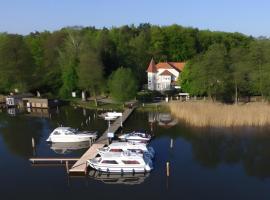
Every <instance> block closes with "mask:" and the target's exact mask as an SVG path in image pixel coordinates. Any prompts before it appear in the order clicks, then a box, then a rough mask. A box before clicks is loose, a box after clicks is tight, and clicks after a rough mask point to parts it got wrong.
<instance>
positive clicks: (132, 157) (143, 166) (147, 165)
mask: <svg viewBox="0 0 270 200" xmlns="http://www.w3.org/2000/svg"><path fill="white" fill-rule="evenodd" d="M88 164H89V166H90V167H92V168H93V169H95V170H98V171H100V172H107V173H145V172H150V171H151V170H152V169H153V163H152V160H151V159H150V158H149V157H147V156H140V155H138V154H136V153H130V152H123V153H121V154H115V153H105V154H103V155H102V156H100V155H99V154H98V156H97V157H95V158H93V159H90V160H88Z"/></svg>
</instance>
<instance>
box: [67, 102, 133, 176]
mask: <svg viewBox="0 0 270 200" xmlns="http://www.w3.org/2000/svg"><path fill="white" fill-rule="evenodd" d="M134 109H135V107H133V108H127V109H125V111H124V112H123V116H122V117H118V118H117V119H116V120H115V121H114V123H112V124H111V126H110V127H109V129H107V130H106V131H105V132H104V133H103V134H102V135H101V136H100V137H99V138H98V139H97V140H96V142H95V143H94V144H93V145H92V146H91V147H90V148H89V149H88V150H87V151H86V152H85V153H84V154H83V155H82V157H81V158H80V159H79V160H78V161H77V162H76V163H75V164H74V165H73V166H72V167H71V168H70V169H69V173H86V169H87V160H89V159H92V158H94V157H96V155H97V149H99V148H102V147H104V146H105V145H106V144H108V138H107V133H108V132H110V133H116V131H117V130H118V129H119V128H120V127H121V126H122V124H123V123H124V122H125V121H126V120H127V118H128V117H129V116H130V115H131V113H132V112H133V111H134Z"/></svg>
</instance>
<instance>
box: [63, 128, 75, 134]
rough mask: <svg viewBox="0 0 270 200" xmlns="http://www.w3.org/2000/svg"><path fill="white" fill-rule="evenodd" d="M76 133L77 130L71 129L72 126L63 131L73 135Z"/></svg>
mask: <svg viewBox="0 0 270 200" xmlns="http://www.w3.org/2000/svg"><path fill="white" fill-rule="evenodd" d="M76 133H77V130H76V129H73V128H69V129H67V131H66V132H65V134H66V135H74V134H76Z"/></svg>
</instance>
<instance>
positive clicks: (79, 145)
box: [50, 141, 90, 154]
mask: <svg viewBox="0 0 270 200" xmlns="http://www.w3.org/2000/svg"><path fill="white" fill-rule="evenodd" d="M89 147H90V142H88V141H86V142H68V143H66V142H60V143H52V144H50V148H51V150H53V151H54V152H55V153H57V154H69V153H71V152H73V151H77V150H81V149H87V148H89Z"/></svg>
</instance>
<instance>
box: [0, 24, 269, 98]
mask: <svg viewBox="0 0 270 200" xmlns="http://www.w3.org/2000/svg"><path fill="white" fill-rule="evenodd" d="M256 42H257V41H256V40H255V39H254V38H252V37H249V36H246V35H243V34H240V33H225V32H212V31H208V30H198V29H196V28H190V27H182V26H179V25H170V26H155V25H150V24H140V25H138V26H134V25H130V26H128V25H126V26H121V27H112V28H109V29H108V28H103V29H97V28H95V27H66V28H63V29H61V30H58V31H54V32H49V31H44V32H34V33H30V34H28V35H24V36H23V35H18V34H8V33H0V93H9V92H10V91H13V90H14V88H18V89H19V90H20V91H30V92H35V91H37V90H38V91H40V92H41V93H43V94H44V93H46V94H47V95H51V96H60V97H64V98H65V97H68V96H70V94H71V92H72V91H79V90H84V91H88V92H89V93H90V95H91V96H96V95H98V94H100V93H109V92H111V93H112V96H115V98H117V97H119V96H121V94H119V91H118V90H119V88H120V90H122V91H123V92H125V91H130V90H137V89H141V88H142V86H143V84H145V83H146V82H147V81H146V77H147V76H146V72H145V71H146V68H147V66H148V64H149V61H150V59H151V58H152V57H153V58H154V59H155V60H156V61H179V62H180V61H188V60H191V61H190V62H189V64H188V65H189V66H190V67H186V70H185V71H184V73H183V80H182V81H181V82H182V84H183V89H186V90H187V91H189V92H191V93H192V94H203V93H207V94H209V95H211V96H214V95H217V93H222V92H221V90H220V87H221V85H222V88H223V90H222V91H225V90H227V89H228V86H227V85H228V83H226V84H225V79H226V80H227V79H229V77H227V76H229V75H228V73H225V74H224V76H223V71H221V69H223V68H226V70H227V71H228V72H229V74H234V75H233V76H234V77H235V80H236V83H235V84H237V90H238V93H239V94H242V93H243V92H244V91H243V84H244V83H242V82H243V80H242V79H241V81H240V78H239V76H240V75H239V71H237V70H236V68H242V67H239V66H238V65H242V64H243V63H240V61H239V60H238V59H237V56H238V52H237V51H240V53H241V54H244V55H245V54H246V51H245V49H246V48H248V47H249V46H250V45H251V44H254V43H255V44H257V43H256ZM261 43H263V44H264V42H261ZM255 44H254V48H261V47H260V46H258V47H255V46H256V45H255ZM238 46H241V47H243V48H241V49H240V50H239V49H237V48H236V47H238ZM216 49H218V51H216ZM234 49H235V50H234ZM223 51H224V52H223ZM262 51H263V50H262ZM228 52H230V56H229V54H228ZM233 52H234V53H233ZM256 53H257V54H258V53H259V52H256ZM261 53H262V54H265V53H266V52H261ZM233 54H235V55H233ZM256 56H257V57H258V56H260V55H254V56H253V57H252V58H253V62H258V63H257V65H256V66H254V68H253V69H254V70H255V69H257V68H258V69H257V71H259V72H260V73H259V74H261V75H262V76H263V75H265V73H264V71H263V70H264V68H265V66H264V65H265V62H266V61H265V58H262V60H258V59H257V57H256ZM228 57H230V58H231V59H230V60H233V59H236V60H238V61H237V62H238V63H236V65H235V66H234V65H232V64H231V65H230V64H229V62H228ZM243 57H246V56H243ZM201 59H202V60H204V61H203V62H202V63H203V64H204V65H200V64H199V62H201V61H200V60H201ZM207 59H208V60H209V63H207V62H206V60H207ZM212 59H215V60H216V62H214V60H212ZM220 59H221V60H220ZM223 62H224V63H223ZM242 62H245V61H244V60H243V61H242ZM234 63H235V62H234ZM196 66H201V67H196ZM210 66H212V68H213V69H214V70H212V69H210V71H209V70H207V69H208V68H209V67H210ZM229 66H230V67H229ZM198 68H201V69H202V68H204V69H205V70H204V71H203V70H202V71H201V72H200V70H198ZM227 68H228V69H227ZM116 71H118V72H117V73H116ZM197 72H198V73H197ZM210 72H211V73H212V74H213V75H211V74H209V73H210ZM196 73H197V75H196ZM200 73H204V75H198V74H200ZM127 74H128V75H127ZM221 74H222V75H221ZM240 74H242V73H240ZM197 76H199V79H200V80H202V79H205V81H206V80H207V81H206V82H207V84H208V86H207V85H205V88H204V89H203V88H202V87H198V88H197V86H196V85H198V86H200V84H199V82H196V81H192V80H191V79H192V78H194V77H197ZM254 76H255V74H254ZM262 76H257V75H256V77H257V78H256V77H254V79H258V81H259V80H260V84H258V85H257V86H256V87H257V88H261V90H262V91H263V87H265V86H264V84H265V83H264V82H263V80H262V78H263V77H262ZM127 77H128V78H127ZM206 77H208V79H209V80H208V79H206ZM215 78H217V79H216V80H215V81H217V82H218V84H217V85H218V86H216V84H215V83H214V82H213V81H214V80H212V79H215ZM231 80H232V79H231ZM219 82H222V83H219ZM121 84H122V85H121ZM205 84H206V83H205ZM211 84H214V85H215V86H213V88H212V86H211ZM130 85H131V86H130ZM132 85H133V86H132ZM209 85H210V86H209ZM225 85H226V86H225ZM231 85H233V83H231ZM127 86H130V87H127ZM254 87H255V86H254ZM209 88H210V89H209ZM254 90H255V88H254ZM113 91H114V92H113ZM252 91H253V90H252ZM135 92H136V91H135ZM127 93H128V94H130V95H126V96H125V95H123V96H121V97H119V98H118V99H119V100H124V99H129V98H131V96H132V95H133V96H134V92H127Z"/></svg>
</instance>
